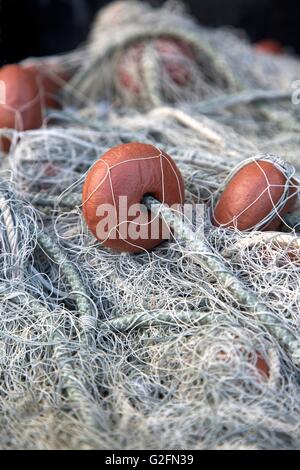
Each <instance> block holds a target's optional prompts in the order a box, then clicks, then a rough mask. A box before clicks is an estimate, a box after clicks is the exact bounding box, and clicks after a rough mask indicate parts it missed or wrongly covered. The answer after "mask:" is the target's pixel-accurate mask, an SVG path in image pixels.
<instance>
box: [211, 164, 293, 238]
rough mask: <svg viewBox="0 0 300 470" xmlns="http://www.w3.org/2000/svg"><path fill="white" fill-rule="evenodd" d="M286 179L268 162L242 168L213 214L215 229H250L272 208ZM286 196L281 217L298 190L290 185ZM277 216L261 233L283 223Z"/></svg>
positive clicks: (281, 172)
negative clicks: (221, 227) (220, 227)
mask: <svg viewBox="0 0 300 470" xmlns="http://www.w3.org/2000/svg"><path fill="white" fill-rule="evenodd" d="M286 183H287V178H286V176H285V175H284V173H283V171H281V170H280V168H279V167H278V166H276V165H275V164H274V163H272V162H271V161H266V160H256V161H254V162H251V163H249V164H248V165H245V166H244V167H243V168H241V169H240V170H239V171H238V172H237V173H236V174H235V175H234V176H233V178H232V179H231V180H230V181H229V183H228V185H227V187H226V188H225V190H224V192H223V194H222V195H221V197H220V199H219V201H218V202H217V204H216V207H215V208H214V212H213V223H214V225H215V226H220V225H222V226H224V227H229V228H237V229H238V230H241V231H243V230H251V229H253V228H255V227H256V226H257V225H258V224H260V223H261V222H262V221H263V220H264V219H265V218H266V217H267V216H268V215H269V214H271V212H272V211H273V209H274V206H276V205H277V204H278V202H279V200H280V199H281V197H282V196H283V194H284V191H285V185H286ZM290 186H291V187H290V191H289V197H288V198H287V202H286V204H285V205H284V206H283V208H282V209H281V210H280V216H281V217H282V216H283V215H285V214H286V213H287V212H289V211H291V210H292V208H293V206H294V204H295V201H296V192H297V187H296V186H295V182H294V180H293V181H292V182H291V183H290ZM280 216H279V215H278V216H276V217H275V218H274V219H273V220H272V221H271V222H268V223H266V224H265V225H264V226H263V227H260V229H261V230H276V229H278V228H279V227H280V225H281V224H282V220H281V218H280Z"/></svg>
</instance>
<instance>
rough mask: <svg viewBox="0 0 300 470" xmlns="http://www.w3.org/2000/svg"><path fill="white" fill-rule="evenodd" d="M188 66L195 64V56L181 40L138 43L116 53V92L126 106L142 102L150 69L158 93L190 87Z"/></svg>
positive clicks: (164, 38) (170, 39)
mask: <svg viewBox="0 0 300 470" xmlns="http://www.w3.org/2000/svg"><path fill="white" fill-rule="evenodd" d="M191 64H194V65H195V64H196V56H195V53H194V51H193V48H192V47H191V46H190V45H189V44H187V43H185V42H184V41H182V40H179V39H177V38H171V37H160V38H156V39H152V40H151V39H147V40H143V41H139V42H137V43H135V44H132V45H130V46H128V47H127V48H126V49H122V50H121V51H120V53H119V56H118V58H117V60H116V74H115V81H116V89H117V90H118V92H119V93H120V95H121V96H122V98H123V99H124V101H125V102H127V103H128V104H130V105H133V104H139V103H140V102H141V101H142V99H143V93H144V88H145V78H146V77H145V75H146V74H147V73H151V69H153V71H154V73H155V75H157V76H160V77H161V79H160V86H161V88H162V91H165V92H166V93H167V94H168V93H170V91H171V90H172V87H175V88H176V87H179V88H184V87H188V86H189V85H190V84H191V82H192V80H193V76H192V72H191ZM148 71H149V72H148ZM164 83H167V84H168V86H167V87H165V88H166V90H163V88H164V86H163V84H164ZM169 98H170V99H171V98H172V97H171V96H170V97H169Z"/></svg>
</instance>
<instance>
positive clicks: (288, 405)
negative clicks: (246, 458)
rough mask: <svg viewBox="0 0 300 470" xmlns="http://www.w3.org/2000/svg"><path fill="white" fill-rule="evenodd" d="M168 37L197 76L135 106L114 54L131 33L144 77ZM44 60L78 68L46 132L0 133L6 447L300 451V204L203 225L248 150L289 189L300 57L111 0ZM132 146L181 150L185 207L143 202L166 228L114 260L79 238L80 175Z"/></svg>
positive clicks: (294, 168) (171, 13) (1, 437)
mask: <svg viewBox="0 0 300 470" xmlns="http://www.w3.org/2000/svg"><path fill="white" fill-rule="evenodd" d="M113 9H114V10H113ZM116 11H118V15H116V14H115V12H116ZM111 18H116V24H115V25H114V24H113V23H112V21H111ZM108 30H109V31H111V32H112V31H113V32H114V34H110V35H109V37H108V35H107V31H108ZM174 31H176V37H175V33H174ZM161 37H163V38H166V37H167V38H168V40H169V38H173V39H174V38H175V39H176V42H175V44H176V45H177V46H178V44H181V43H182V42H186V43H187V44H189V45H190V46H193V50H195V51H196V54H199V61H195V64H194V67H195V68H193V67H191V68H190V66H189V65H190V64H189V65H188V70H189V71H190V72H191V75H190V78H194V77H196V78H197V79H196V82H193V86H190V85H191V83H189V85H188V86H187V87H186V88H187V89H185V90H184V91H183V90H178V86H179V85H178V84H177V85H176V84H174V83H172V84H171V81H172V77H170V75H169V76H168V73H166V75H165V76H164V79H163V80H162V81H161V80H160V79H158V77H155V80H157V83H159V87H160V90H159V93H158V94H155V97H156V98H157V97H158V96H159V100H156V98H155V99H154V100H152V98H151V99H149V96H150V95H149V94H148V95H147V94H146V95H145V96H144V95H143V97H141V96H139V99H138V100H137V101H134V100H133V101H130V100H131V98H130V99H129V98H128V96H127V95H125V94H123V93H122V92H120V89H119V88H118V86H117V84H116V83H115V82H114V79H115V72H114V71H115V67H116V61H117V60H119V59H118V58H117V57H122V53H123V52H124V51H129V52H128V54H127V53H126V54H125V57H126V61H127V59H128V60H130V59H131V57H132V53H130V47H133V48H135V47H136V44H137V43H138V44H142V45H143V47H142V48H140V49H138V50H139V54H138V55H140V59H141V61H142V62H143V61H144V59H145V57H144V54H145V55H146V56H147V58H149V57H150V58H153V57H154V58H155V61H156V60H157V62H155V64H154V65H153V64H152V65H153V66H154V69H155V68H156V67H157V66H158V65H159V66H161V65H162V64H163V63H164V62H163V61H162V62H161V58H157V56H156V53H159V54H161V53H162V50H163V49H164V48H161V43H159V42H157V41H158V40H159V38H161ZM178 41H179V42H178ZM148 46H149V50H148ZM173 46H174V42H173ZM177 46H176V47H177ZM139 47H140V46H139ZM178 47H179V46H178ZM180 47H181V46H180ZM180 47H179V49H180ZM132 50H135V51H136V49H132ZM150 50H151V54H150V52H149V51H150ZM141 51H142V52H141ZM167 52H168V53H169V52H170V51H167ZM177 52H178V49H177ZM201 54H202V55H201ZM134 55H135V53H133V56H134ZM175 55H177V54H175ZM179 55H180V54H179ZM197 57H198V56H197ZM201 57H202V59H201ZM241 58H243V60H241ZM181 59H182V60H183V62H184V64H185V66H186V64H187V62H189V61H190V60H191V58H190V57H189V56H184V57H180V61H181ZM193 60H194V59H193ZM43 61H48V62H49V59H43ZM51 61H52V62H53V63H55V64H56V65H57V64H59V65H61V64H64V65H65V66H67V67H69V69H70V70H71V69H72V67H73V79H72V80H71V82H70V83H68V85H66V87H65V89H64V91H63V94H62V100H63V102H64V103H65V107H64V109H63V110H62V111H50V110H49V111H48V112H47V116H46V118H45V120H44V125H43V127H42V128H41V129H39V130H31V131H26V132H14V131H7V130H4V131H1V133H3V134H4V133H5V135H6V134H9V133H10V134H11V135H12V136H13V143H12V146H11V149H10V154H9V156H8V158H6V159H5V158H3V162H2V167H1V181H0V208H1V212H0V216H1V217H0V224H1V225H0V245H1V255H0V277H1V283H0V290H1V296H0V309H1V322H0V361H1V375H0V446H1V448H3V449H15V448H25V449H33V448H35V449H36V448H39V449H47V448H56V449H75V448H76V449H78V448H81V449H91V448H99V449H132V448H134V449H153V448H157V449H279V448H281V449H295V448H299V447H300V428H299V422H300V385H299V367H300V335H299V331H300V316H299V287H300V286H299V279H300V277H299V273H300V271H299V270H300V238H299V221H300V207H299V203H297V205H296V207H295V210H294V212H293V213H292V214H289V215H288V216H286V217H285V218H284V221H283V222H284V223H283V228H282V230H281V231H279V232H261V231H260V228H261V227H260V226H259V225H257V226H256V227H254V230H253V231H251V232H240V231H238V230H229V229H226V228H222V227H219V228H217V227H215V226H213V225H212V222H211V220H212V211H213V207H214V205H215V202H216V200H217V199H218V197H219V196H220V194H222V191H223V190H224V188H225V186H226V184H227V182H228V180H229V179H230V178H231V177H232V176H233V175H234V174H236V172H237V171H238V169H239V168H241V167H243V166H244V165H245V164H246V163H248V162H253V161H257V160H258V159H265V160H267V161H272V162H273V163H274V164H275V165H277V166H278V167H280V168H282V169H283V171H284V174H285V175H286V178H287V185H286V188H284V195H285V196H286V194H287V192H286V191H287V189H288V188H289V187H290V186H293V187H294V186H295V181H296V180H297V179H298V171H299V166H300V164H299V157H298V141H299V137H298V126H299V124H298V122H299V119H298V114H299V111H298V108H297V106H296V105H293V104H292V103H291V90H290V85H291V82H292V80H294V79H295V78H297V74H299V73H298V69H299V62H298V60H296V59H295V58H292V57H290V56H285V55H284V56H283V57H279V58H277V57H276V58H273V57H269V56H266V57H265V56H262V55H261V54H258V53H255V52H254V51H253V50H252V48H251V46H250V45H249V44H248V43H247V41H246V40H242V39H241V38H240V37H238V36H237V35H236V33H232V32H229V31H222V30H220V31H210V30H206V29H204V28H202V27H200V26H199V25H196V24H195V23H194V21H193V20H192V19H191V18H189V17H188V15H187V14H183V13H182V10H181V7H179V6H177V7H176V8H174V7H173V6H172V8H171V7H170V6H166V7H164V8H163V9H162V10H159V11H157V10H154V9H152V8H150V7H148V6H146V5H145V4H144V3H138V2H116V3H114V4H112V5H111V6H110V7H108V8H107V9H106V10H103V11H101V12H100V13H99V15H98V17H97V18H96V20H95V25H94V28H93V30H92V32H91V34H90V38H89V41H88V42H87V44H86V45H84V46H82V47H81V48H79V49H78V50H77V51H75V52H74V53H71V54H69V55H68V56H62V57H56V58H52V59H51ZM186 61H187V62H186ZM172 64H173V66H174V62H173V63H172ZM175 65H176V67H177V65H178V64H175ZM176 67H175V70H176ZM206 67H207V68H206ZM131 69H132V68H130V70H131ZM133 69H134V67H133ZM200 69H201V70H200ZM135 70H136V71H138V72H139V70H137V69H135ZM172 70H174V68H173V69H172ZM144 71H145V70H144ZM160 71H161V70H160ZM250 71H251V73H250ZM267 71H270V72H267ZM164 72H166V70H164V71H163V73H164ZM237 72H238V73H237ZM269 74H272V89H271V90H270V76H269ZM232 77H234V80H233V78H232ZM112 78H113V79H112ZM139 78H140V77H139ZM237 78H238V81H239V86H236V81H237ZM149 80H150V79H149ZM192 81H193V80H192ZM140 83H141V84H142V88H143V90H144V89H147V86H148V85H149V84H151V86H152V85H153V83H152V82H151V80H150V81H149V82H147V80H146V81H145V83H144V82H143V81H141V82H140ZM157 83H156V82H155V83H154V85H155V86H156V84H157ZM240 84H241V85H242V86H240ZM181 92H182V93H181ZM80 97H81V99H82V98H83V97H86V98H85V102H84V103H83V101H81V103H80ZM195 97H196V98H197V99H196V100H195ZM175 102H176V106H171V103H173V104H174V103H175ZM133 106H137V108H139V109H135V108H133ZM141 107H142V108H144V109H140V108H141ZM136 141H138V142H143V143H149V144H152V145H154V146H155V147H156V148H158V149H160V150H162V151H165V152H167V153H168V154H169V155H170V156H172V158H173V159H174V160H175V161H176V163H177V165H178V167H179V169H180V171H181V173H182V175H183V178H184V181H185V188H186V191H185V198H186V203H188V204H190V207H191V216H190V219H189V217H188V216H187V215H185V218H182V217H179V216H178V214H174V213H173V212H172V211H170V210H169V209H168V208H166V207H164V206H163V205H161V204H159V203H158V202H157V201H155V200H151V198H148V199H147V201H146V204H147V205H149V204H150V203H151V210H152V212H153V213H154V214H156V215H157V216H158V217H161V218H163V219H164V220H165V222H166V223H167V225H168V226H169V227H170V230H171V229H172V234H171V237H170V239H169V240H167V241H165V242H163V243H162V244H161V245H159V246H158V247H156V248H155V249H154V250H152V251H149V252H146V251H145V252H143V253H140V254H130V253H118V252H115V251H112V250H109V249H107V248H105V247H104V246H103V245H101V243H99V242H98V241H97V240H96V239H95V238H94V236H93V235H92V234H91V232H90V231H89V230H88V228H87V226H86V223H85V220H84V218H83V215H82V197H81V192H82V185H83V182H84V180H85V176H86V173H87V171H88V170H89V168H90V167H91V166H92V165H93V164H94V162H96V160H97V159H98V158H99V157H100V156H101V155H102V154H103V153H104V152H106V151H107V150H108V149H110V148H111V147H114V146H117V145H120V144H122V143H128V142H136ZM283 202H284V201H282V200H281V201H279V203H278V206H274V208H273V210H272V213H271V214H270V215H269V217H270V219H272V217H274V216H275V215H277V214H278V212H280V204H282V203H283ZM199 208H200V209H199ZM268 220H269V219H268Z"/></svg>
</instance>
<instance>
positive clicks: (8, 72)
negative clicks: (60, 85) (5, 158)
mask: <svg viewBox="0 0 300 470" xmlns="http://www.w3.org/2000/svg"><path fill="white" fill-rule="evenodd" d="M0 81H1V82H2V87H1V88H2V91H3V100H2V102H1V103H0V128H9V129H16V130H18V131H24V130H29V129H37V128H39V127H41V125H42V122H43V116H42V104H41V99H40V95H39V88H38V85H37V83H36V79H35V76H34V74H33V73H32V72H31V71H30V70H24V69H23V68H22V67H21V66H19V65H7V66H5V67H2V68H1V70H0ZM0 145H1V148H2V150H4V151H8V150H9V147H10V141H9V139H7V138H4V137H2V138H1V139H0Z"/></svg>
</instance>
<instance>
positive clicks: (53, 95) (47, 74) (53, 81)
mask: <svg viewBox="0 0 300 470" xmlns="http://www.w3.org/2000/svg"><path fill="white" fill-rule="evenodd" d="M24 68H25V70H29V71H31V72H32V73H33V74H34V75H35V77H36V80H37V84H38V87H39V89H40V93H41V95H42V96H43V101H44V105H45V106H46V107H47V108H52V109H61V108H62V106H61V103H60V101H59V99H58V93H59V91H60V89H61V88H62V87H63V86H64V84H65V83H66V82H67V81H68V79H69V75H68V73H67V72H66V71H65V70H62V69H58V68H54V66H50V65H44V64H32V65H24Z"/></svg>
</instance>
